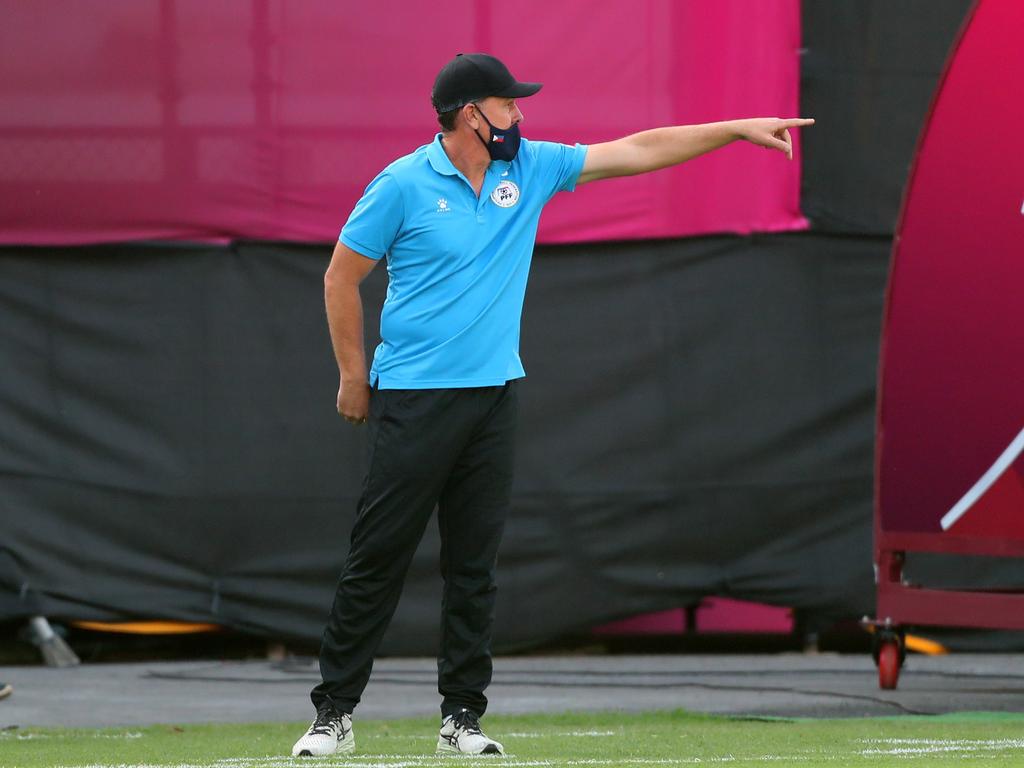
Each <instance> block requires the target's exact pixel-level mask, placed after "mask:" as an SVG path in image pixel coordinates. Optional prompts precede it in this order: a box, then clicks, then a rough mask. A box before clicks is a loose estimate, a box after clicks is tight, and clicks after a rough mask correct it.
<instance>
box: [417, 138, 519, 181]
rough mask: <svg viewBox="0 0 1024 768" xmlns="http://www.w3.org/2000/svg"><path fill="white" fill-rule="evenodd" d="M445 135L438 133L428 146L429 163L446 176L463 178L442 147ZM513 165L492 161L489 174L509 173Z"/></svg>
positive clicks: (503, 161) (507, 162) (488, 167)
mask: <svg viewBox="0 0 1024 768" xmlns="http://www.w3.org/2000/svg"><path fill="white" fill-rule="evenodd" d="M443 135H444V134H442V133H438V134H437V135H436V136H435V137H434V140H433V141H432V142H431V143H430V144H428V145H427V161H428V162H429V163H430V167H431V168H433V169H434V170H435V171H437V172H438V173H440V174H442V175H444V176H462V173H461V172H460V171H459V169H458V168H456V167H455V166H454V165H453V164H452V161H451V158H449V157H448V153H447V152H445V151H444V147H443V146H441V137H442V136H443ZM511 165H512V163H510V162H509V161H508V160H492V161H491V164H490V165H489V166H487V172H488V173H490V172H491V171H494V170H499V171H507V170H508V169H509V167H510V166H511ZM463 178H465V177H463Z"/></svg>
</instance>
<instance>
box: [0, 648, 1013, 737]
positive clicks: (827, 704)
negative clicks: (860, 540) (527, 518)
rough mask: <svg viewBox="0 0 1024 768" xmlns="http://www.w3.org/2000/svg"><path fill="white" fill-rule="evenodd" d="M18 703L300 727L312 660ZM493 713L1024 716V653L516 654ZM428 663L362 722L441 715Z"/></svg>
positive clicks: (102, 685)
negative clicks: (880, 671) (890, 674)
mask: <svg viewBox="0 0 1024 768" xmlns="http://www.w3.org/2000/svg"><path fill="white" fill-rule="evenodd" d="M0 680H3V681H6V682H9V683H11V684H12V685H13V686H14V688H15V690H14V694H13V695H12V696H11V697H9V698H7V699H6V700H4V701H0V727H10V726H13V725H17V726H21V727H27V726H83V727H88V726H129V725H146V724H154V723H196V722H270V721H291V720H294V721H304V720H308V719H310V717H311V716H312V714H313V711H312V706H311V705H310V703H309V698H308V692H309V689H310V688H311V687H312V686H313V685H314V684H315V683H316V682H317V681H318V680H319V673H318V669H317V666H316V663H315V661H314V660H313V659H307V658H297V659H289V660H285V661H282V662H269V661H231V662H216V661H206V662H203V661H195V662H173V663H168V662H156V663H147V664H89V665H83V666H80V667H76V668H71V669H48V668H45V667H0ZM488 697H489V699H490V701H491V706H490V710H489V711H490V712H492V713H497V714H518V713H529V712H559V711H564V710H626V711H636V710H649V709H675V708H683V709H688V710H693V711H700V712H714V713H724V714H731V715H752V716H780V717H860V716H868V715H883V716H885V715H902V714H940V713H946V712H958V711H982V710H987V711H1004V712H1006V711H1009V712H1022V711H1024V656H1020V655H1005V654H986V655H956V656H941V657H920V656H911V657H910V658H908V661H907V666H906V667H905V668H904V670H903V673H902V675H901V677H900V685H899V689H898V690H896V691H881V690H879V688H878V676H877V673H876V671H875V668H874V665H873V664H872V662H871V659H870V657H868V656H838V655H831V654H821V655H803V654H792V655H786V654H783V655H771V656H693V655H689V656H663V655H659V656H543V657H538V656H529V657H526V656H519V657H509V658H499V659H497V660H496V661H495V673H494V682H493V683H492V685H491V687H490V689H489V690H488ZM438 703H439V700H438V696H437V693H436V666H435V663H434V661H433V660H432V659H381V660H379V661H378V662H377V664H376V665H375V667H374V671H373V676H372V677H371V679H370V685H369V686H368V688H367V690H366V692H365V694H364V696H363V701H362V703H361V704H360V706H359V707H358V709H357V711H356V716H357V718H368V719H378V718H387V719H390V718H399V717H413V716H429V715H437V713H438V708H437V707H438Z"/></svg>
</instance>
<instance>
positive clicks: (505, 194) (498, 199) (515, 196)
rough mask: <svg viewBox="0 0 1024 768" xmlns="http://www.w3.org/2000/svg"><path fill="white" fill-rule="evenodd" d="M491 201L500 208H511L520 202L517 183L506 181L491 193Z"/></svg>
mask: <svg viewBox="0 0 1024 768" xmlns="http://www.w3.org/2000/svg"><path fill="white" fill-rule="evenodd" d="M491 200H493V201H494V204H495V205H497V206H498V207H500V208H511V207H512V206H513V205H515V204H516V203H518V202H519V187H517V186H516V185H515V182H512V181H509V180H508V179H504V180H502V182H501V183H500V184H498V186H496V187H495V188H494V191H493V192H491Z"/></svg>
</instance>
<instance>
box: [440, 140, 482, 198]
mask: <svg viewBox="0 0 1024 768" xmlns="http://www.w3.org/2000/svg"><path fill="white" fill-rule="evenodd" d="M472 142H476V146H474V145H473V143H472ZM441 146H442V147H443V148H444V152H445V154H446V155H448V159H449V160H451V161H452V165H454V166H455V167H456V168H458V169H459V171H461V172H462V175H463V176H465V177H466V178H467V179H469V183H470V184H473V185H474V186H476V185H477V183H478V182H480V181H482V180H483V178H484V174H485V173H487V167H488V166H489V165H490V164H491V158H490V156H489V155H488V154H487V150H485V149H484V147H483V145H482V144H480V140H479V139H478V138H477V137H476V136H469V135H468V134H465V133H462V134H459V133H455V132H452V133H446V134H444V135H442V136H441Z"/></svg>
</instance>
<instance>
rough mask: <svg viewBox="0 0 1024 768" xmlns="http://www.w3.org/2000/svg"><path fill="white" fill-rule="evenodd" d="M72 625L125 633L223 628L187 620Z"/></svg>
mask: <svg viewBox="0 0 1024 768" xmlns="http://www.w3.org/2000/svg"><path fill="white" fill-rule="evenodd" d="M71 626H73V627H76V628H77V629H91V630H93V631H94V632H119V633H121V634H125V635H197V634H200V633H203V632H220V631H221V629H222V627H221V626H220V625H219V624H192V623H189V622H187V621H72V622H71Z"/></svg>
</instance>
